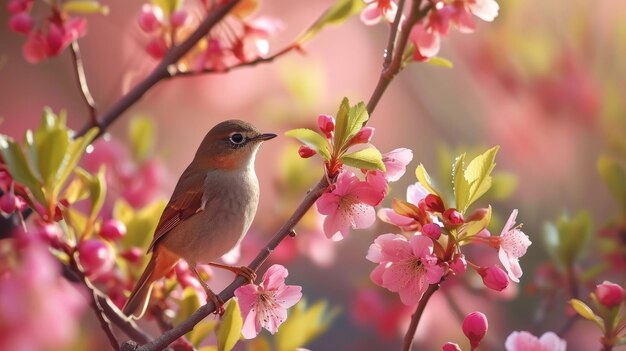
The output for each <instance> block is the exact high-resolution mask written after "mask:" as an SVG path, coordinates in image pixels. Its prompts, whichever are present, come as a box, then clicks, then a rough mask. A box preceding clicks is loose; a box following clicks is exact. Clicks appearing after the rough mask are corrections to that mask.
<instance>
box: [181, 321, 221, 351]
mask: <svg viewBox="0 0 626 351" xmlns="http://www.w3.org/2000/svg"><path fill="white" fill-rule="evenodd" d="M216 326H217V321H216V320H213V319H204V320H202V321H201V322H200V323H198V324H196V326H195V327H193V330H192V331H190V332H189V333H188V334H187V338H188V339H189V342H190V343H191V344H192V345H193V346H194V347H196V348H198V346H200V343H201V342H202V341H203V340H204V339H205V338H206V337H207V336H209V334H211V332H212V331H213V330H215V327H216ZM216 350H217V349H216Z"/></svg>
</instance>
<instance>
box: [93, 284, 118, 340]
mask: <svg viewBox="0 0 626 351" xmlns="http://www.w3.org/2000/svg"><path fill="white" fill-rule="evenodd" d="M91 308H92V309H93V311H94V312H95V314H96V318H97V319H98V321H99V322H100V327H101V328H102V330H104V333H105V334H106V336H107V338H109V343H110V344H111V346H112V347H113V349H114V350H116V351H119V350H120V343H119V342H118V341H117V338H116V337H115V334H113V328H112V327H111V322H110V321H109V320H108V319H106V317H105V316H104V311H103V310H102V307H101V306H100V303H99V302H98V299H97V298H96V294H95V293H92V294H91Z"/></svg>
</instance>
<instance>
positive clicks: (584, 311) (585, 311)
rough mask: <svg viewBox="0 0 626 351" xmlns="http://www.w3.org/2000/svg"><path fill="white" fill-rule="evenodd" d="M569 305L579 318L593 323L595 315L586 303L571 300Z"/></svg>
mask: <svg viewBox="0 0 626 351" xmlns="http://www.w3.org/2000/svg"><path fill="white" fill-rule="evenodd" d="M569 304H570V305H571V306H572V308H573V309H574V310H575V311H576V313H578V314H579V315H580V316H581V317H583V318H585V319H588V320H590V321H595V319H596V315H595V314H594V313H593V311H592V310H591V308H590V307H589V306H587V304H586V303H584V302H582V301H580V300H579V299H571V300H569Z"/></svg>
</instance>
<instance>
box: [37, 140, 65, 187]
mask: <svg viewBox="0 0 626 351" xmlns="http://www.w3.org/2000/svg"><path fill="white" fill-rule="evenodd" d="M36 144H37V145H36V146H37V162H38V168H39V174H40V175H41V178H42V181H43V184H44V187H45V188H46V189H50V191H53V189H54V188H55V186H56V184H57V182H58V179H57V175H58V174H59V171H60V170H61V166H62V165H63V161H64V160H65V158H66V152H67V149H68V147H69V145H70V135H69V131H68V130H67V129H61V128H55V129H52V130H48V131H47V133H46V134H44V135H42V138H41V140H36Z"/></svg>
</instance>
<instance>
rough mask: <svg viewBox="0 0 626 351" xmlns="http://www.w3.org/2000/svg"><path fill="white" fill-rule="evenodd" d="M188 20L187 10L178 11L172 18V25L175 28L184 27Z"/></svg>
mask: <svg viewBox="0 0 626 351" xmlns="http://www.w3.org/2000/svg"><path fill="white" fill-rule="evenodd" d="M188 18H189V14H188V13H187V10H176V11H174V12H173V13H172V15H171V16H170V24H171V25H172V27H174V28H178V27H182V26H184V25H185V23H187V19H188Z"/></svg>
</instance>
